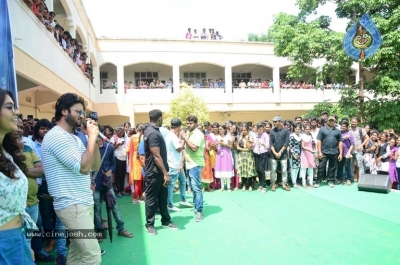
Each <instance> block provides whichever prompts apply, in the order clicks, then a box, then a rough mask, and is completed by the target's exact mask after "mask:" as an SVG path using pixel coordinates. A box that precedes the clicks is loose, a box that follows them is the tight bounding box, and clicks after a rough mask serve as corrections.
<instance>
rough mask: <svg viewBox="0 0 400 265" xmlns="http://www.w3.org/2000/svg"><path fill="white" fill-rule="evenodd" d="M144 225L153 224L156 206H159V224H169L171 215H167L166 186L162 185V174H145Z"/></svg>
mask: <svg viewBox="0 0 400 265" xmlns="http://www.w3.org/2000/svg"><path fill="white" fill-rule="evenodd" d="M145 182H146V197H145V203H146V227H149V226H154V221H155V214H156V208H157V206H159V208H160V213H161V224H165V225H167V224H169V223H170V222H171V216H170V215H169V212H168V208H167V204H168V187H164V186H163V183H164V176H163V174H154V175H151V176H149V175H146V179H145Z"/></svg>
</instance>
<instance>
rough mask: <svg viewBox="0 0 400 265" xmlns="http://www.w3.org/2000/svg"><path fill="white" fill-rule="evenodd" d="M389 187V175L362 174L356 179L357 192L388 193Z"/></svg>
mask: <svg viewBox="0 0 400 265" xmlns="http://www.w3.org/2000/svg"><path fill="white" fill-rule="evenodd" d="M391 187H392V183H391V182H390V178H389V175H372V174H364V175H361V176H360V178H359V179H358V190H359V191H371V192H379V193H389V192H390V189H391Z"/></svg>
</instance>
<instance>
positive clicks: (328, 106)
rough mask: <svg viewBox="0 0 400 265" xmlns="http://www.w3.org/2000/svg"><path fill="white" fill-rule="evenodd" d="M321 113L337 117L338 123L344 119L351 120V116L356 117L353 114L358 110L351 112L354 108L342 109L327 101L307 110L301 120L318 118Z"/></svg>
mask: <svg viewBox="0 0 400 265" xmlns="http://www.w3.org/2000/svg"><path fill="white" fill-rule="evenodd" d="M323 111H327V112H328V113H329V115H337V116H338V117H339V121H340V120H341V119H342V118H344V117H347V118H351V117H353V116H356V115H355V114H356V113H357V112H358V110H355V111H356V112H353V111H354V108H350V109H349V108H346V107H342V106H340V105H339V104H333V103H331V102H329V101H328V100H325V101H324V102H321V103H318V104H316V105H315V106H314V108H313V109H311V110H309V111H308V112H307V113H306V114H304V115H303V118H304V117H316V118H319V117H320V116H321V113H322V112H323Z"/></svg>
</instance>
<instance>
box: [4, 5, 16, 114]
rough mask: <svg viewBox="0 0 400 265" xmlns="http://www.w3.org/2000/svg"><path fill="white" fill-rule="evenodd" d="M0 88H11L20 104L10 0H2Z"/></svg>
mask: <svg viewBox="0 0 400 265" xmlns="http://www.w3.org/2000/svg"><path fill="white" fill-rule="evenodd" d="M0 13H1V14H0V88H1V89H6V90H10V91H11V92H12V94H13V95H14V98H15V101H16V102H14V103H15V105H16V106H18V89H17V80H16V75H15V64H14V50H13V39H12V34H11V24H10V23H11V22H10V12H9V9H8V0H0Z"/></svg>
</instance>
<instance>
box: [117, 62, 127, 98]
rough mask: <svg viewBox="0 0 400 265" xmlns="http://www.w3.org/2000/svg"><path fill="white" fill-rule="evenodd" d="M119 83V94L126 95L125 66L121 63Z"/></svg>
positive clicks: (118, 69)
mask: <svg viewBox="0 0 400 265" xmlns="http://www.w3.org/2000/svg"><path fill="white" fill-rule="evenodd" d="M117 83H118V95H124V94H125V91H124V66H123V65H121V64H118V65H117Z"/></svg>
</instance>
